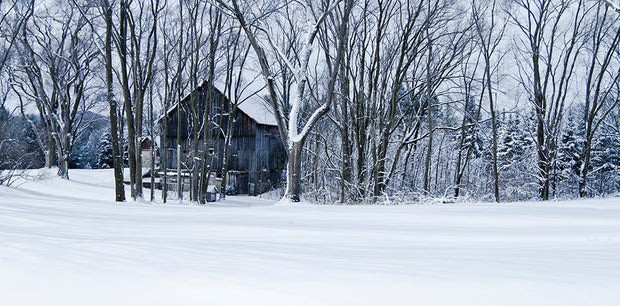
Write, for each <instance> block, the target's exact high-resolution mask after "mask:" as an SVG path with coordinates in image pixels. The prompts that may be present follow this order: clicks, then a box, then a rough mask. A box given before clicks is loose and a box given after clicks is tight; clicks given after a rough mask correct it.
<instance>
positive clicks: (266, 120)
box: [157, 82, 278, 126]
mask: <svg viewBox="0 0 620 306" xmlns="http://www.w3.org/2000/svg"><path fill="white" fill-rule="evenodd" d="M204 86H206V82H204V83H202V85H200V86H199V87H198V88H199V89H200V88H202V87H204ZM213 87H214V88H215V89H216V90H217V91H219V92H220V93H223V92H224V91H223V90H221V88H225V86H224V84H220V83H218V82H216V83H215V84H214V85H213ZM259 94H260V91H255V92H252V93H249V94H248V93H246V94H242V96H241V97H239V98H238V101H240V102H239V104H238V105H237V108H238V109H239V110H240V111H241V112H243V113H244V114H246V115H247V116H248V117H250V118H252V119H253V120H254V121H256V123H258V124H262V125H271V126H277V125H278V121H277V120H276V117H275V115H274V112H273V109H272V108H271V105H270V104H269V102H268V101H265V99H263V98H262V97H261V96H260V95H259ZM222 95H223V96H226V95H224V94H222ZM226 98H228V97H226ZM187 99H189V95H187V96H186V97H185V98H183V101H185V100H187ZM177 105H178V103H175V104H174V105H173V106H172V107H171V108H169V109H168V111H167V112H166V114H167V115H170V114H171V113H172V112H174V111H175V110H176V108H177ZM161 119H163V116H162V117H161V118H159V119H158V120H157V121H158V122H159V121H160V120H161Z"/></svg>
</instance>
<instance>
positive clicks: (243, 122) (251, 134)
mask: <svg viewBox="0 0 620 306" xmlns="http://www.w3.org/2000/svg"><path fill="white" fill-rule="evenodd" d="M206 92H207V91H206V90H205V88H204V87H199V89H198V91H197V93H196V98H197V99H198V100H197V101H198V110H199V111H198V112H199V114H200V116H199V120H198V121H199V122H198V123H199V124H201V123H202V120H203V117H202V116H203V114H204V109H205V103H206V101H207V95H206ZM211 99H213V100H212V101H213V104H212V109H211V115H212V117H213V118H215V121H216V122H218V121H219V116H220V115H221V114H222V111H224V112H227V111H228V100H227V99H226V98H225V97H224V96H223V95H222V94H221V93H220V92H219V91H217V90H211ZM181 105H182V107H181V112H180V118H181V155H182V159H183V160H182V162H186V161H187V160H188V158H191V157H190V156H189V154H191V152H192V141H193V139H191V138H192V126H193V124H194V123H193V122H192V119H191V117H192V116H191V110H190V107H189V105H190V96H188V97H186V98H185V99H184V100H183V102H182V104H181ZM168 117H169V120H168V129H167V136H168V137H167V138H166V139H165V140H164V139H161V141H160V143H163V144H165V145H163V146H162V148H161V149H160V150H168V151H167V160H166V161H162V166H163V164H165V165H166V167H167V168H168V169H176V167H177V152H176V147H177V122H178V121H177V120H179V112H178V108H177V109H174V110H173V111H171V112H170V113H169V115H168ZM228 120H229V118H228V116H227V115H224V116H223V117H222V128H223V130H224V131H223V132H224V134H220V137H219V141H218V145H217V152H215V147H216V146H215V139H216V133H218V132H220V131H219V130H217V129H214V130H213V133H212V135H213V136H212V139H210V140H209V141H207V146H208V147H207V146H206V145H205V142H204V139H203V133H202V131H201V132H200V135H199V137H200V139H199V145H198V148H199V151H200V157H201V158H202V156H203V152H205V150H209V148H211V151H213V154H215V156H214V158H213V161H212V163H211V169H212V171H214V172H215V173H216V175H217V176H218V177H219V176H221V169H222V165H223V155H224V135H225V134H226V133H227V132H228V131H226V128H227V126H228ZM234 120H235V121H234V123H233V131H232V132H233V133H232V139H231V143H230V150H229V154H230V156H229V167H228V169H229V171H230V173H231V174H232V175H235V176H236V179H235V180H234V181H235V182H236V185H237V186H236V187H237V188H238V190H239V191H240V192H242V193H250V194H257V193H262V192H264V191H266V190H268V189H269V188H271V186H273V185H274V184H275V183H277V182H279V180H280V177H281V173H282V170H283V169H284V166H285V164H286V153H285V151H284V146H283V144H282V141H281V140H280V136H279V134H278V128H277V127H276V126H270V125H262V124H258V123H257V122H256V121H255V120H254V119H252V118H251V117H249V116H248V115H247V114H245V113H243V112H242V111H240V110H239V111H237V114H236V115H235V119H234ZM207 162H208V161H207Z"/></svg>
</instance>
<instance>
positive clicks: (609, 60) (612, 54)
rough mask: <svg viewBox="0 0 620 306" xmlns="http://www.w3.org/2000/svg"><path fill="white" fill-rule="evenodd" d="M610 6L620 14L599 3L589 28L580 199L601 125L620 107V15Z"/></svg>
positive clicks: (583, 192)
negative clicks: (593, 146) (617, 88)
mask: <svg viewBox="0 0 620 306" xmlns="http://www.w3.org/2000/svg"><path fill="white" fill-rule="evenodd" d="M608 7H611V8H613V9H615V10H616V11H619V10H618V9H617V7H614V6H613V3H610V2H609V1H606V4H603V3H601V2H599V1H597V2H596V3H595V4H594V9H593V11H594V12H595V13H594V16H593V20H592V23H591V25H590V28H589V29H588V30H589V31H588V33H589V35H588V41H589V43H588V55H589V57H590V60H589V65H588V67H587V81H586V83H585V105H584V110H583V115H584V118H583V122H584V125H585V135H584V136H585V139H584V144H583V148H582V152H581V159H582V164H581V169H580V171H579V196H580V197H585V196H586V195H587V194H588V191H587V188H586V185H587V178H588V173H589V171H590V162H591V155H592V154H591V151H592V143H593V139H594V136H595V135H596V132H597V130H598V128H599V127H600V125H601V123H602V122H603V121H604V120H605V118H606V117H607V115H609V113H610V112H611V111H612V110H613V109H614V108H616V107H617V106H618V103H619V101H620V100H619V99H618V98H617V97H616V98H613V97H612V95H618V92H616V91H615V87H616V86H617V84H618V82H620V67H619V66H618V64H619V63H618V60H617V56H618V52H619V49H618V47H619V44H620V25H619V23H618V21H619V15H618V14H617V13H616V12H609V8H608ZM614 28H615V31H614ZM614 64H615V65H614Z"/></svg>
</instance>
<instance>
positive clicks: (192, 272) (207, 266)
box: [0, 169, 620, 305]
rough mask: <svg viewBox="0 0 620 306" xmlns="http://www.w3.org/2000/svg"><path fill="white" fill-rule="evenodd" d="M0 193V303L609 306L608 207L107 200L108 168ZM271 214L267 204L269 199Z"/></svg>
mask: <svg viewBox="0 0 620 306" xmlns="http://www.w3.org/2000/svg"><path fill="white" fill-rule="evenodd" d="M30 174H31V175H32V177H31V178H30V179H28V180H22V181H21V182H20V184H16V185H14V186H13V187H5V186H0V241H2V243H0V286H1V288H2V294H1V295H0V304H1V305H617V303H618V301H619V300H620V290H618V288H620V260H619V258H620V200H619V199H618V198H609V199H590V200H583V201H569V202H560V201H558V202H549V203H540V202H539V203H509V204H499V205H498V204H463V203H461V204H423V205H389V206H387V205H386V206H339V205H333V206H324V205H312V204H296V205H275V204H276V202H275V201H272V200H266V199H260V198H255V197H244V196H237V197H232V196H229V197H227V199H226V200H225V201H222V202H216V203H209V204H208V205H206V206H198V205H187V204H186V205H179V204H165V205H162V204H149V203H148V202H126V203H115V202H113V201H112V199H113V187H112V186H113V179H112V169H105V170H70V177H71V180H70V181H63V180H61V179H59V178H57V177H56V176H55V170H37V171H31V172H30ZM280 204H283V203H280Z"/></svg>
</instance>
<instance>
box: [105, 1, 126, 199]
mask: <svg viewBox="0 0 620 306" xmlns="http://www.w3.org/2000/svg"><path fill="white" fill-rule="evenodd" d="M104 6H105V7H104V11H105V19H106V33H105V75H106V95H107V100H108V104H109V110H110V138H111V141H112V154H113V155H114V190H115V195H116V201H117V202H124V201H125V185H123V156H122V152H121V147H120V142H119V139H118V138H119V137H118V122H117V116H116V111H117V105H116V100H114V93H113V91H112V82H113V79H112V7H110V4H109V3H108V1H107V0H104Z"/></svg>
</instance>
